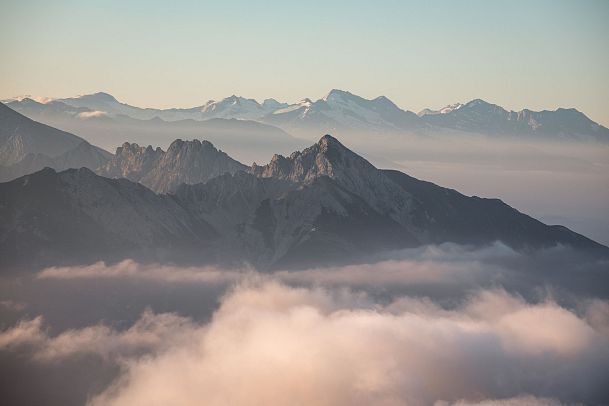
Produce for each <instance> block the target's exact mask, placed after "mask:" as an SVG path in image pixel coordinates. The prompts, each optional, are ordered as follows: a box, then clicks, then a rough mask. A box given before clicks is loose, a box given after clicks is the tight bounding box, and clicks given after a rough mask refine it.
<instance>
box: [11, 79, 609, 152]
mask: <svg viewBox="0 0 609 406" xmlns="http://www.w3.org/2000/svg"><path fill="white" fill-rule="evenodd" d="M43 101H44V103H42V102H37V101H35V100H33V99H32V98H27V97H26V98H16V99H11V100H5V101H4V102H5V103H7V105H9V106H10V107H11V108H13V109H15V110H16V111H19V112H21V113H22V114H24V115H26V116H28V117H30V118H33V119H35V120H38V121H41V122H44V123H47V124H49V125H53V126H56V127H58V128H62V129H66V130H67V131H72V132H76V133H79V134H83V135H85V136H87V137H91V136H99V132H100V128H101V129H103V128H105V126H111V128H112V131H114V132H116V131H117V130H119V132H121V133H122V135H129V137H127V138H128V139H129V140H132V141H137V142H140V143H144V144H146V143H153V144H157V145H164V144H162V143H160V142H158V141H157V139H153V138H148V139H146V140H145V141H142V139H141V138H139V139H138V138H136V137H135V136H136V135H137V134H133V133H132V131H133V127H134V126H136V127H137V125H135V124H134V123H139V124H141V123H140V122H148V121H150V120H152V121H153V123H154V125H155V126H158V125H160V123H159V120H160V121H162V122H163V123H171V122H179V121H184V120H186V121H188V120H193V121H197V122H206V121H209V120H213V119H217V120H226V119H237V120H240V121H249V122H251V121H255V122H257V123H260V125H266V126H267V127H264V131H265V132H266V133H273V134H277V135H278V134H279V132H282V133H283V136H284V138H285V137H289V136H288V135H287V134H285V132H284V131H287V132H288V133H291V134H294V135H297V136H304V137H305V138H310V134H319V133H325V132H333V133H340V134H341V135H343V136H348V135H349V133H366V134H375V133H389V134H396V133H397V134H399V133H422V134H441V133H445V132H447V131H449V132H455V133H457V134H459V133H475V134H484V135H489V136H508V137H521V138H522V137H524V138H533V139H537V138H540V137H541V138H544V139H559V140H577V141H581V140H592V141H602V142H609V129H607V128H605V127H603V126H601V125H600V124H598V123H595V122H594V121H592V120H590V119H589V118H588V117H586V115H585V114H583V113H581V112H579V111H577V110H576V109H571V108H559V109H557V110H554V111H549V110H543V111H531V110H528V109H523V110H520V111H508V110H506V109H504V108H502V107H500V106H497V105H495V104H492V103H488V102H486V101H483V100H480V99H476V100H472V101H470V102H468V103H455V104H452V105H449V106H446V107H444V108H442V109H440V110H432V109H424V110H422V111H421V112H419V113H418V114H415V113H414V112H411V111H408V110H404V109H401V108H400V107H398V106H397V105H396V104H395V103H393V102H392V101H391V100H389V99H388V98H387V97H385V96H379V97H377V98H375V99H372V100H368V99H365V98H362V97H360V96H357V95H354V94H352V93H350V92H347V91H343V90H337V89H333V90H331V91H330V92H329V93H328V94H327V95H326V96H324V97H323V98H321V99H318V100H316V101H313V100H311V99H304V100H302V101H300V102H298V103H293V104H288V103H282V102H278V101H276V100H275V99H267V100H265V101H264V102H263V103H258V102H257V101H256V100H254V99H247V98H243V97H239V96H234V95H233V96H230V97H227V98H225V99H222V100H219V101H214V100H211V101H209V102H207V103H205V104H203V105H200V106H197V107H192V108H185V109H184V108H182V109H180V108H172V109H151V108H140V107H134V106H130V105H128V104H125V103H121V102H119V101H118V100H116V99H115V98H114V97H113V96H111V95H109V94H107V93H95V94H91V95H85V96H79V97H72V98H64V99H54V100H48V99H45V100H43ZM120 118H123V120H124V119H126V118H130V119H131V120H136V121H135V122H133V121H129V122H128V123H123V122H121V120H120ZM91 120H92V121H94V122H97V124H96V125H94V126H92V125H91V123H90V121H91ZM116 120H118V121H119V122H118V123H117V122H115V121H116ZM111 123H112V124H111ZM163 126H166V127H167V130H169V131H171V130H172V129H173V128H174V127H172V126H171V125H167V124H163ZM92 127H95V128H96V129H97V130H96V131H97V132H96V131H93V129H92ZM178 127H180V126H178ZM277 127H278V128H277ZM280 129H281V130H284V131H281V130H280ZM198 131H199V132H200V133H199V134H198V137H199V138H207V139H209V137H208V133H201V131H203V130H202V129H200V128H199V129H198ZM234 133H235V132H233V136H234ZM237 133H240V134H241V136H243V135H244V134H250V129H249V128H240V131H237ZM104 134H105V135H106V137H107V134H108V133H107V132H106V133H104ZM175 137H181V138H188V136H187V135H186V134H182V133H175V130H174V138H175ZM97 138H99V137H97ZM225 138H230V137H225ZM286 139H287V138H286ZM90 141H91V142H93V143H96V144H99V145H102V146H104V147H108V146H107V145H104V144H103V143H100V142H97V141H98V139H90ZM121 141H122V140H121ZM159 141H160V140H159ZM211 141H212V142H213V141H218V140H217V139H216V140H214V139H211ZM165 142H167V140H166V139H165ZM118 144H119V142H115V143H114V145H112V146H111V147H114V146H115V145H118ZM286 147H287V145H286ZM290 147H295V145H294V144H293V145H291V146H290ZM298 147H300V146H298Z"/></svg>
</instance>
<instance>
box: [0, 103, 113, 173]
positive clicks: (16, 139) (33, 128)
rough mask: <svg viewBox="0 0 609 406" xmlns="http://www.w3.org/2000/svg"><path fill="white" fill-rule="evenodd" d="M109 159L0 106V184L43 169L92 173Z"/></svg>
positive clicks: (71, 136)
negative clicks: (85, 170)
mask: <svg viewBox="0 0 609 406" xmlns="http://www.w3.org/2000/svg"><path fill="white" fill-rule="evenodd" d="M111 156H112V154H110V153H109V152H107V151H105V150H103V149H101V148H98V147H95V146H93V145H91V144H89V143H88V142H87V141H85V140H84V139H82V138H80V137H78V136H76V135H74V134H70V133H68V132H65V131H60V130H58V129H56V128H53V127H49V126H47V125H45V124H41V123H38V122H36V121H33V120H31V119H29V118H27V117H25V116H23V115H21V114H19V113H17V112H15V111H13V110H12V109H10V108H8V107H6V106H5V105H3V104H1V103H0V181H3V180H4V181H5V180H10V179H13V178H15V177H18V176H22V175H25V174H28V173H32V172H35V171H37V170H40V169H42V168H44V167H51V168H54V169H57V170H63V169H68V168H80V167H87V168H90V169H96V168H98V167H99V166H101V165H103V164H105V163H106V162H107V161H108V160H109V159H110V157H111Z"/></svg>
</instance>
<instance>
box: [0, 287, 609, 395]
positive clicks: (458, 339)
mask: <svg viewBox="0 0 609 406" xmlns="http://www.w3.org/2000/svg"><path fill="white" fill-rule="evenodd" d="M608 309H609V304H608V303H607V302H604V301H599V300H595V301H589V302H586V303H582V304H581V308H580V310H581V311H578V312H577V313H576V312H574V311H570V310H567V309H565V308H563V307H561V306H559V305H558V304H556V303H555V302H553V301H552V300H550V299H548V300H544V301H541V302H537V303H533V304H531V303H527V302H526V301H525V300H524V299H522V298H521V297H519V296H516V295H511V294H509V293H507V292H505V291H503V290H482V291H479V292H478V293H477V294H475V295H472V296H470V297H469V298H468V299H467V300H465V301H463V302H462V303H460V304H457V305H455V306H453V307H448V308H447V307H442V306H440V305H438V304H437V303H436V302H434V301H433V300H431V299H424V298H423V299H422V298H415V297H410V296H403V297H399V298H396V299H395V300H393V301H392V302H390V303H387V304H379V303H376V302H375V301H374V300H372V299H371V298H370V297H369V296H367V295H366V294H365V293H362V292H352V291H349V290H345V289H342V288H336V289H334V288H315V287H289V286H286V285H284V284H282V283H280V282H277V281H269V280H259V281H255V282H251V281H249V282H243V283H240V284H238V285H237V287H235V288H233V289H231V291H230V292H229V293H228V294H227V295H226V296H225V297H224V298H223V299H222V301H221V304H220V307H219V308H218V310H217V311H216V312H215V314H214V316H213V318H212V320H211V321H210V322H209V323H207V324H199V323H195V322H193V321H191V320H189V319H187V318H183V317H180V316H177V315H174V314H153V313H151V312H145V313H144V314H143V315H142V317H141V319H140V320H139V321H137V322H136V323H135V324H134V325H133V326H132V327H130V328H128V329H126V330H123V331H118V330H115V329H113V328H111V327H108V326H104V325H96V326H91V327H87V328H84V329H78V330H70V331H67V332H64V333H61V334H59V335H57V336H50V335H49V334H48V333H47V332H46V331H45V328H44V326H43V324H44V323H43V320H41V319H34V320H30V321H24V322H22V323H20V324H18V325H16V326H15V327H13V328H12V329H8V330H5V331H4V332H2V333H1V334H0V349H2V350H4V351H10V350H11V349H16V348H30V349H31V351H32V354H33V355H32V357H33V359H34V360H37V361H38V362H47V363H48V362H60V361H61V360H62V359H65V358H67V357H73V356H76V355H78V354H86V353H88V354H97V355H99V356H101V357H106V358H108V359H116V360H120V362H121V364H122V365H124V369H123V373H122V375H121V376H120V377H119V378H118V379H117V380H116V381H115V383H114V384H113V385H111V386H110V387H108V388H107V389H105V390H104V391H103V392H102V393H100V394H98V395H97V396H94V397H93V398H91V400H90V404H91V405H116V406H119V405H133V404H146V405H166V404H180V405H191V404H192V405H199V404H206V405H226V404H232V405H249V404H273V405H287V404H290V405H299V404H302V405H312V404H315V405H369V404H375V405H377V404H379V405H404V404H408V405H435V406H445V405H453V404H454V405H459V406H465V405H484V406H487V405H488V406H512V405H535V406H537V405H539V406H549V405H558V404H560V402H563V403H571V402H584V403H595V402H596V403H599V402H600V403H602V402H606V401H607V392H606V388H607V387H609V377H607V375H606V373H605V372H606V371H607V369H609V335H608V332H609V328H608V326H609V319H608V318H607V317H606V315H607V314H608V313H607V312H608ZM142 355H145V356H142Z"/></svg>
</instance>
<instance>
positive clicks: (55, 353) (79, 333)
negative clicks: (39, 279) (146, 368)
mask: <svg viewBox="0 0 609 406" xmlns="http://www.w3.org/2000/svg"><path fill="white" fill-rule="evenodd" d="M43 324H44V323H43V319H42V317H40V316H39V317H36V318H35V319H32V320H25V321H21V322H20V323H18V324H17V325H16V326H15V327H13V328H11V329H8V330H6V331H4V332H2V333H0V349H4V350H7V349H15V348H24V347H25V348H27V347H30V348H31V349H32V356H33V358H34V359H36V360H38V361H42V362H54V361H61V360H63V359H66V358H68V357H72V356H75V355H79V354H95V355H98V356H100V357H102V358H105V359H116V358H120V357H125V356H130V357H134V356H137V355H140V354H146V353H151V352H152V353H154V352H160V351H162V350H163V348H167V347H168V346H171V345H178V344H179V343H181V340H183V339H184V338H185V337H189V336H190V334H191V332H192V331H193V330H194V325H193V324H192V322H191V321H190V320H188V319H186V318H183V317H180V316H177V315H175V314H169V313H165V314H154V313H152V312H151V311H145V312H144V313H143V314H142V316H141V317H140V319H139V320H137V322H136V323H135V324H133V326H131V327H130V328H129V329H127V330H124V331H117V330H115V329H113V328H111V327H109V326H106V325H95V326H90V327H86V328H83V329H76V330H67V331H65V332H63V333H61V334H59V335H57V336H50V335H49V334H48V332H47V331H46V329H45V328H44V326H43Z"/></svg>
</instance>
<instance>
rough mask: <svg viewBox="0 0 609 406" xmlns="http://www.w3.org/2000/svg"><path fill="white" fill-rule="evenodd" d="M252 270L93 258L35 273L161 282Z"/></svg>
mask: <svg viewBox="0 0 609 406" xmlns="http://www.w3.org/2000/svg"><path fill="white" fill-rule="evenodd" d="M251 273H252V270H250V269H243V270H238V271H230V270H225V269H220V268H216V267H211V266H210V267H190V268H188V267H176V266H169V265H159V264H152V265H143V264H140V263H137V262H135V261H133V260H130V259H127V260H124V261H121V262H119V263H116V264H114V265H106V264H105V263H104V262H96V263H94V264H92V265H83V266H71V267H50V268H46V269H43V270H42V271H40V272H39V273H38V275H37V278H38V279H114V278H131V279H144V280H151V281H161V282H199V283H227V282H234V281H236V280H238V279H240V278H243V277H245V276H246V275H249V274H251Z"/></svg>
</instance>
